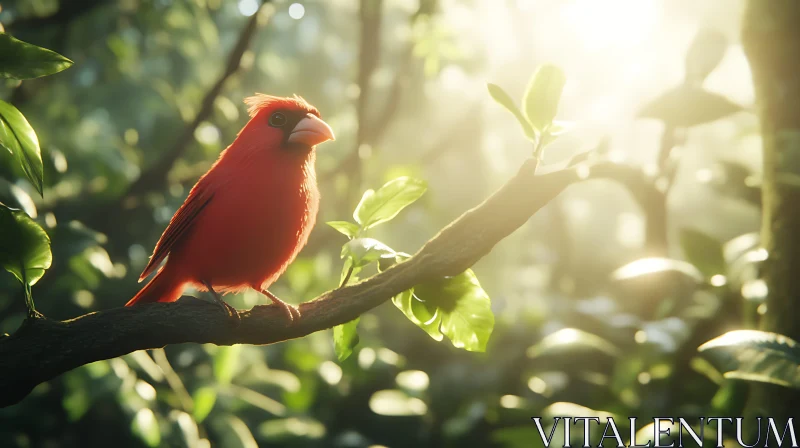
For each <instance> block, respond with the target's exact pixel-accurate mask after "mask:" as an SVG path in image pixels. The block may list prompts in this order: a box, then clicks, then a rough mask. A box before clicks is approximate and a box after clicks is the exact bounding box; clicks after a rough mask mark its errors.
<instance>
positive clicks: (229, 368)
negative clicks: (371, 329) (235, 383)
mask: <svg viewBox="0 0 800 448" xmlns="http://www.w3.org/2000/svg"><path fill="white" fill-rule="evenodd" d="M241 351H242V346H241V345H226V346H222V347H219V348H217V353H216V354H215V355H214V376H215V377H216V378H217V381H219V382H220V384H230V383H231V380H232V379H233V374H234V373H236V368H237V367H238V364H239V353H240V352H241Z"/></svg>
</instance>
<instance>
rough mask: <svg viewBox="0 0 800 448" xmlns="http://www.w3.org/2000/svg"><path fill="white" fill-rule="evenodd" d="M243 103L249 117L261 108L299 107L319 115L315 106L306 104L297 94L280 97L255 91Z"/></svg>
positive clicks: (253, 115)
mask: <svg viewBox="0 0 800 448" xmlns="http://www.w3.org/2000/svg"><path fill="white" fill-rule="evenodd" d="M244 103H245V104H247V113H248V114H250V116H251V117H255V116H256V114H257V113H258V112H260V111H261V110H263V109H280V108H287V109H300V110H304V111H306V112H307V113H310V114H314V115H316V116H319V111H318V110H317V108H316V107H314V106H312V105H311V104H308V101H306V100H304V99H303V98H302V97H300V96H298V95H294V96H293V97H280V96H272V95H266V94H264V93H256V94H255V95H253V96H250V97H247V98H245V99H244Z"/></svg>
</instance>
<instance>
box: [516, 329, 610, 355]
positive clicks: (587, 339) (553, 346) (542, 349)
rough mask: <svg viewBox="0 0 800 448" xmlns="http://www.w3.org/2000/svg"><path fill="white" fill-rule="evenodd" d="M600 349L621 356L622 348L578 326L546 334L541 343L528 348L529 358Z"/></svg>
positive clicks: (608, 353)
mask: <svg viewBox="0 0 800 448" xmlns="http://www.w3.org/2000/svg"><path fill="white" fill-rule="evenodd" d="M586 351H599V352H602V353H605V354H607V355H610V356H615V357H616V356H619V355H620V354H621V352H620V350H619V349H618V348H617V347H616V346H615V345H614V344H612V343H610V342H608V341H607V340H605V339H603V338H601V337H600V336H597V335H594V334H591V333H587V332H585V331H583V330H578V329H576V328H562V329H561V330H558V331H556V332H555V333H551V334H549V335H547V336H545V337H544V338H543V339H542V340H541V341H539V343H537V344H536V345H533V346H531V347H529V348H528V351H527V352H526V353H527V355H528V357H529V358H538V357H541V356H547V355H553V354H558V353H566V352H568V353H572V354H574V353H576V352H586Z"/></svg>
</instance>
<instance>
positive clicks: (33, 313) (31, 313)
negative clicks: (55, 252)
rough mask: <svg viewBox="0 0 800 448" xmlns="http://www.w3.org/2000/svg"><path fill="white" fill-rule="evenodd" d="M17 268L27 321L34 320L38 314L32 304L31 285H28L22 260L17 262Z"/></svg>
mask: <svg viewBox="0 0 800 448" xmlns="http://www.w3.org/2000/svg"><path fill="white" fill-rule="evenodd" d="M19 268H20V272H21V273H22V288H23V291H24V293H25V307H26V308H27V309H28V319H36V318H37V317H39V316H40V314H39V313H38V312H37V311H36V306H35V305H34V304H33V291H31V285H30V284H28V273H27V272H26V271H25V263H24V262H23V261H22V260H20V262H19Z"/></svg>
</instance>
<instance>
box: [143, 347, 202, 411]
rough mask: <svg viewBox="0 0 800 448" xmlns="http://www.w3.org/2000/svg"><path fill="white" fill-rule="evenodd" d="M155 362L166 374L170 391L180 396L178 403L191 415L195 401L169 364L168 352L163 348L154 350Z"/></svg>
mask: <svg viewBox="0 0 800 448" xmlns="http://www.w3.org/2000/svg"><path fill="white" fill-rule="evenodd" d="M153 360H154V361H155V362H156V365H157V366H158V367H160V368H161V370H162V371H163V372H164V378H166V380H167V384H169V387H170V389H172V390H173V392H175V395H177V396H178V401H180V402H181V407H182V408H183V410H184V411H186V412H189V413H191V412H192V410H193V409H194V401H193V400H192V396H191V395H189V391H187V390H186V387H185V386H184V385H183V381H181V378H180V377H179V376H178V374H177V373H175V370H173V368H172V365H171V364H170V363H169V359H167V352H165V351H164V349H163V348H156V349H153Z"/></svg>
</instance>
